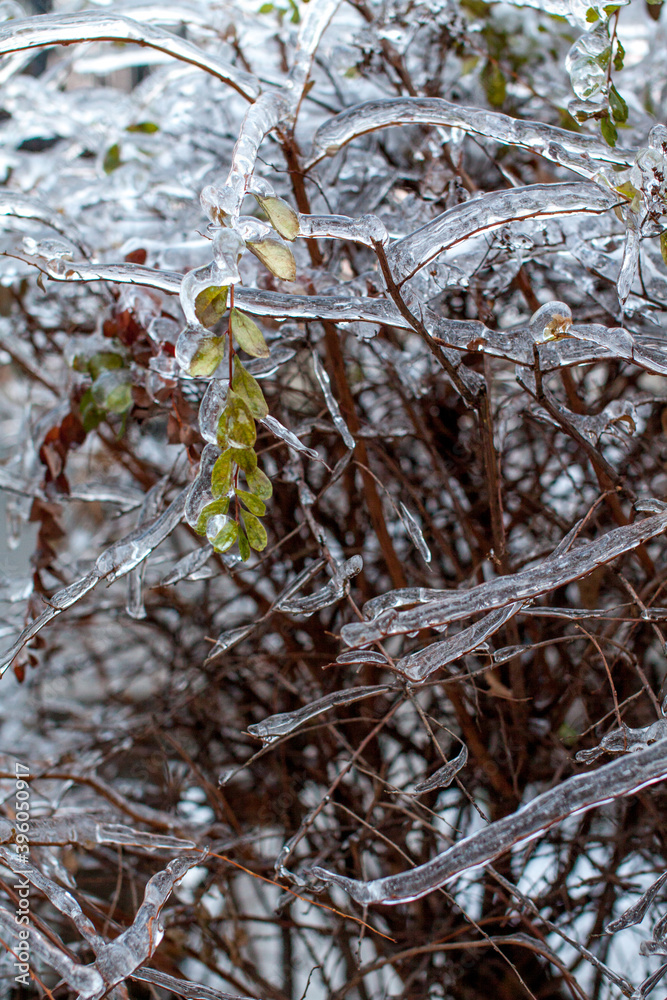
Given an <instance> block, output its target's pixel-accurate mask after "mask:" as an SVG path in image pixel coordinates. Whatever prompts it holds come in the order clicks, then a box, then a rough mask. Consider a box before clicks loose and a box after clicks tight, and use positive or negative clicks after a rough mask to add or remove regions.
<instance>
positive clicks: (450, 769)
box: [413, 743, 468, 795]
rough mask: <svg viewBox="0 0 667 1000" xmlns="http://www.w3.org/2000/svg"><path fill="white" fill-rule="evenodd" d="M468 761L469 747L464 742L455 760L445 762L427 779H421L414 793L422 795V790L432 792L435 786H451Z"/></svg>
mask: <svg viewBox="0 0 667 1000" xmlns="http://www.w3.org/2000/svg"><path fill="white" fill-rule="evenodd" d="M467 763H468V748H467V746H466V745H465V743H464V744H463V746H462V747H461V751H460V753H459V754H458V756H457V757H455V758H454V760H452V761H450V762H449V763H447V764H443V766H442V767H439V768H438V770H437V771H435V772H434V773H433V774H432V775H431V777H430V778H426V780H425V781H419V782H417V784H416V785H415V787H414V788H413V793H414V794H415V795H421V793H422V792H432V791H433V789H434V788H449V786H450V785H451V783H452V781H453V780H454V778H455V777H456V775H457V774H458V773H459V771H461V770H462V769H463V768H464V767H465V766H466V764H467Z"/></svg>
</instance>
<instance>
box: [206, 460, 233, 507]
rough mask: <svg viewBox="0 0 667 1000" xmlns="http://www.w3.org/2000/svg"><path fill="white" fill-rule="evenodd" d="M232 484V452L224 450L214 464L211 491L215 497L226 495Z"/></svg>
mask: <svg viewBox="0 0 667 1000" xmlns="http://www.w3.org/2000/svg"><path fill="white" fill-rule="evenodd" d="M231 485H232V452H231V449H229V448H228V449H227V451H224V452H223V453H222V455H221V456H220V458H219V459H218V460H217V462H216V463H215V465H214V466H213V471H212V473H211V493H212V494H213V496H214V497H221V496H226V495H227V493H228V492H229V489H230V487H231Z"/></svg>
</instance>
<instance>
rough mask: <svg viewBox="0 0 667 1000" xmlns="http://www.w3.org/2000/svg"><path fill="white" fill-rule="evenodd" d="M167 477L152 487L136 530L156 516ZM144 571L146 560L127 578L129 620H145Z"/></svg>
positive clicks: (145, 500) (145, 498)
mask: <svg viewBox="0 0 667 1000" xmlns="http://www.w3.org/2000/svg"><path fill="white" fill-rule="evenodd" d="M168 482H169V480H168V478H167V476H163V478H162V479H160V480H159V481H158V482H157V483H156V484H155V486H152V487H151V488H150V490H149V491H148V493H147V494H146V496H145V497H144V502H143V503H142V505H141V508H140V510H139V517H138V518H137V529H138V530H139V529H142V528H145V527H146V525H147V524H148V523H149V522H150V521H152V520H153V519H154V518H155V517H156V516H157V513H158V511H159V509H160V506H161V504H162V500H163V498H164V493H165V490H166V488H167V485H168ZM145 570H146V560H143V562H141V563H140V564H139V566H136V567H135V568H134V569H133V570H132V571H131V573H130V575H129V576H128V578H127V604H126V611H127V613H128V615H130V617H131V618H137V619H141V618H145V617H146V609H145V607H144V598H143V583H144V572H145Z"/></svg>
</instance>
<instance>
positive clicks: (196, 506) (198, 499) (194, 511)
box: [184, 444, 220, 528]
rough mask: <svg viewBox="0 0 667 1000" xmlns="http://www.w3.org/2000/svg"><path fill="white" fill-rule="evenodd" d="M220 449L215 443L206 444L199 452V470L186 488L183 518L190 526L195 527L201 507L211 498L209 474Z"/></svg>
mask: <svg viewBox="0 0 667 1000" xmlns="http://www.w3.org/2000/svg"><path fill="white" fill-rule="evenodd" d="M219 455H220V449H219V448H218V447H217V445H215V444H207V445H206V446H205V447H204V450H203V452H202V453H201V458H200V460H199V471H198V473H197V476H196V477H195V479H194V481H193V483H192V485H191V486H190V488H189V489H188V492H187V498H186V501H185V507H184V514H185V520H186V521H187V522H188V524H189V525H190V527H191V528H194V527H196V525H197V522H198V520H199V515H200V513H201V509H202V507H204V506H205V505H206V504H207V503H210V502H211V501H212V500H213V494H212V493H211V474H212V472H213V466H214V465H215V463H216V462H217V460H218V456H219Z"/></svg>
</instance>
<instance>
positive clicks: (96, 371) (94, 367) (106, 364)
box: [74, 351, 124, 379]
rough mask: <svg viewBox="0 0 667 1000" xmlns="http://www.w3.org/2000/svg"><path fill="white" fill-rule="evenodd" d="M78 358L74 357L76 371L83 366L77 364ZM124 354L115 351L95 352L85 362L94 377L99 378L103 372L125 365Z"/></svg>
mask: <svg viewBox="0 0 667 1000" xmlns="http://www.w3.org/2000/svg"><path fill="white" fill-rule="evenodd" d="M77 360H78V359H77V358H75V359H74V361H75V364H74V368H75V370H76V371H81V368H80V367H78V366H77V364H76V362H77ZM123 363H124V362H123V356H122V355H121V354H116V353H115V351H98V352H97V354H93V355H92V356H91V357H90V358H88V360H87V362H85V367H86V368H87V369H88V371H89V372H90V375H91V376H92V378H94V379H95V378H98V376H100V375H101V374H102V372H106V371H113V370H114V369H115V368H122V367H123Z"/></svg>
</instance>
